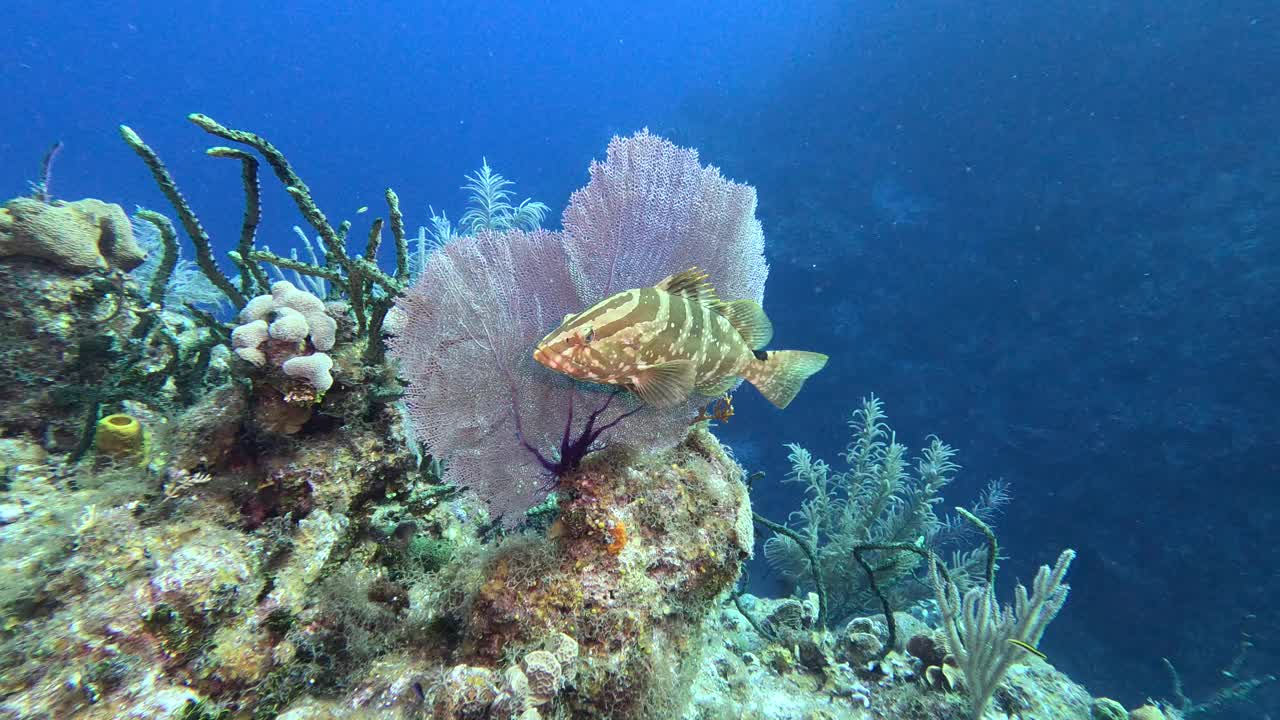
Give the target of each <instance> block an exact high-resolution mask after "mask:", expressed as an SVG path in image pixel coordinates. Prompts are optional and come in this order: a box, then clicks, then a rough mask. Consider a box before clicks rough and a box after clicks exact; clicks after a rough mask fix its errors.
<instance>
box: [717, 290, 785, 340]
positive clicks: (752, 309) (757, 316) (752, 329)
mask: <svg viewBox="0 0 1280 720" xmlns="http://www.w3.org/2000/svg"><path fill="white" fill-rule="evenodd" d="M718 309H719V311H720V314H721V315H724V317H725V319H726V320H728V321H729V324H730V325H732V326H733V329H734V330H737V331H738V334H739V335H741V336H742V339H743V340H745V341H746V342H747V347H749V348H751V349H752V350H760V349H763V348H764V347H765V346H766V345H768V344H769V341H770V340H772V339H773V323H772V322H770V321H769V316H768V315H765V314H764V308H762V307H760V303H758V302H756V301H755V300H734V301H733V302H730V303H725V304H723V305H721V306H720V307H719V308H718Z"/></svg>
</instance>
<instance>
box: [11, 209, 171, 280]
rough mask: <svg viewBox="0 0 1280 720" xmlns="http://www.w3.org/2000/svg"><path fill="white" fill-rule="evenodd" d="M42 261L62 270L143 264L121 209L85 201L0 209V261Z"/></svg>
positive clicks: (127, 267) (126, 267)
mask: <svg viewBox="0 0 1280 720" xmlns="http://www.w3.org/2000/svg"><path fill="white" fill-rule="evenodd" d="M8 256H23V257H34V258H41V259H43V260H48V261H50V262H52V263H54V264H56V265H59V266H61V267H63V268H66V269H68V270H72V271H76V272H93V271H97V270H106V269H108V268H119V269H121V270H126V271H128V270H132V269H134V268H136V267H138V266H139V265H141V264H142V262H143V261H144V260H146V259H147V253H146V251H144V250H143V249H142V248H141V247H139V246H138V243H137V242H136V241H135V240H134V239H133V228H132V226H130V225H129V218H128V216H127V215H125V212H124V208H122V207H120V206H119V205H115V204H113V203H105V202H102V201H101V200H94V199H92V198H86V199H84V200H77V201H75V202H63V201H61V200H59V201H55V202H52V203H45V202H41V201H40V200H36V199H34V198H14V199H13V200H10V201H9V202H8V203H6V204H5V206H4V207H3V208H0V257H8Z"/></svg>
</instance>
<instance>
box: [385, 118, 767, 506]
mask: <svg viewBox="0 0 1280 720" xmlns="http://www.w3.org/2000/svg"><path fill="white" fill-rule="evenodd" d="M755 202H756V197H755V191H754V189H752V188H751V187H749V186H746V185H739V184H736V183H733V182H730V181H728V180H726V179H725V178H723V177H722V176H721V175H720V173H719V172H718V171H716V170H715V169H713V168H704V167H702V166H701V165H700V164H699V163H698V156H697V153H695V152H694V151H692V150H683V149H680V148H677V147H675V146H674V145H672V144H671V143H669V142H667V141H666V140H663V139H661V138H658V137H656V136H653V135H651V134H649V133H648V132H647V131H646V132H642V133H639V134H637V135H635V136H634V137H631V138H627V139H621V138H614V140H613V141H612V142H611V143H610V144H609V152H608V158H607V160H606V161H605V162H604V163H598V162H597V163H592V166H591V181H590V183H589V184H588V185H587V186H586V187H585V188H583V189H581V190H579V191H577V192H576V193H574V194H573V197H572V198H571V200H570V203H569V207H568V208H567V209H566V210H565V212H564V217H563V224H564V228H565V230H564V232H563V233H550V232H543V231H539V232H535V233H525V232H522V231H516V230H513V231H507V232H504V233H481V234H479V235H477V236H475V237H463V238H459V239H457V240H453V241H451V242H450V243H449V244H447V245H446V246H445V247H444V248H443V249H441V250H439V251H437V252H436V253H434V254H433V255H432V256H431V257H430V259H429V260H428V262H427V263H426V267H425V268H424V269H423V272H422V274H421V276H420V277H419V278H418V280H417V282H416V283H415V284H414V286H413V287H412V288H411V289H410V290H409V292H408V293H407V294H406V295H405V297H403V298H401V299H400V301H399V302H398V304H397V307H398V309H399V310H400V311H401V312H402V313H403V314H404V318H405V322H404V323H403V327H402V329H401V330H400V332H399V334H398V335H397V336H396V337H395V338H393V339H392V342H391V353H392V356H393V357H394V358H396V359H398V360H399V362H400V365H401V374H402V375H403V376H404V377H405V378H406V379H407V380H408V381H409V385H408V389H407V393H406V404H407V406H408V409H409V415H410V419H411V420H412V423H413V426H414V428H415V430H416V432H417V435H418V437H419V439H420V440H421V441H422V442H423V443H424V444H425V446H426V448H427V449H428V450H429V451H430V452H432V453H433V454H435V455H436V456H438V457H440V458H441V459H443V460H444V461H445V468H446V475H445V479H446V480H447V481H449V482H452V483H455V484H457V485H460V486H464V487H468V488H470V489H472V490H474V491H476V492H477V493H478V494H479V495H480V496H481V497H482V498H484V499H485V501H486V502H487V503H488V505H489V509H490V511H491V513H492V514H494V515H495V516H497V515H501V516H502V517H503V519H504V521H505V522H506V523H507V524H514V523H516V522H518V521H519V520H520V518H521V516H522V512H523V510H525V509H527V508H528V507H529V506H531V505H533V504H535V503H536V502H538V501H539V500H540V499H541V498H542V497H543V496H544V495H545V493H546V491H547V489H549V488H550V487H551V486H552V485H553V484H554V479H555V475H556V474H557V473H560V472H564V471H566V470H569V469H571V468H572V467H573V466H574V465H576V463H577V462H578V461H579V460H581V459H582V457H583V456H585V455H586V454H587V453H588V452H590V451H593V450H597V449H599V448H600V447H603V446H604V445H605V444H606V443H607V444H621V445H631V446H633V447H637V448H640V449H659V448H665V447H670V446H672V445H674V444H676V443H677V442H679V441H680V440H681V439H682V438H683V437H684V434H685V433H686V431H687V430H688V425H689V420H690V418H691V417H692V416H693V414H694V412H695V409H696V407H697V405H698V404H699V403H700V402H701V401H702V399H700V398H696V397H695V398H691V399H690V401H689V402H688V403H686V404H683V405H678V406H676V407H673V408H666V409H663V410H657V409H654V408H649V407H641V405H640V403H639V401H638V400H637V399H636V398H635V397H633V396H632V395H631V394H630V393H626V392H617V391H616V390H615V389H611V388H604V387H599V386H590V385H585V384H582V383H577V382H575V381H573V380H570V379H569V378H567V377H565V376H563V375H560V374H558V373H555V372H553V371H551V370H548V369H547V368H545V367H543V366H541V365H539V364H538V363H537V362H535V361H534V360H533V357H532V352H533V347H534V345H535V344H536V343H537V341H538V340H540V339H541V338H542V337H543V336H544V335H545V334H546V333H547V332H549V331H551V330H553V329H554V328H555V327H556V326H557V325H559V323H560V322H561V321H562V320H563V319H564V316H565V315H567V314H569V313H575V312H579V311H581V310H583V309H585V308H586V307H589V306H590V305H592V304H593V303H595V302H597V301H599V300H601V299H602V298H604V297H607V296H608V295H609V294H612V293H615V292H619V291H621V290H626V289H629V288H633V287H642V286H646V285H653V284H654V283H656V282H657V281H658V280H661V279H662V278H663V277H665V276H667V275H670V274H672V273H675V272H679V271H681V270H686V269H688V268H690V267H694V266H697V267H699V268H702V269H703V270H704V271H706V272H708V273H710V279H711V281H712V282H713V283H714V284H715V285H716V286H717V289H718V290H719V292H720V296H721V297H722V298H724V299H727V300H736V299H739V298H753V299H756V300H760V299H761V297H762V295H763V291H764V280H765V277H766V275H767V274H768V266H767V265H766V264H765V262H764V255H763V249H764V248H763V235H762V234H761V231H760V224H759V222H758V221H757V220H756V218H755Z"/></svg>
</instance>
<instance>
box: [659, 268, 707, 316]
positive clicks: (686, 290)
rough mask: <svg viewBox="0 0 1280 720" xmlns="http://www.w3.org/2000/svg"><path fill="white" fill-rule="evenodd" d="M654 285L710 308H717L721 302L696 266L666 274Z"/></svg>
mask: <svg viewBox="0 0 1280 720" xmlns="http://www.w3.org/2000/svg"><path fill="white" fill-rule="evenodd" d="M654 287H656V288H657V289H659V290H663V291H665V292H669V293H671V294H672V295H677V296H679V297H684V298H688V299H689V300H692V301H694V302H697V303H701V304H703V305H707V306H709V307H712V308H718V307H719V306H720V304H721V303H720V297H719V296H717V295H716V289H715V288H714V287H712V286H711V283H709V282H707V274H706V273H704V272H702V271H701V270H699V269H698V268H696V267H695V268H689V269H688V270H685V271H683V272H678V273H676V274H675V275H668V276H667V277H665V278H663V279H662V281H661V282H659V283H658V284H657V285H655V286H654Z"/></svg>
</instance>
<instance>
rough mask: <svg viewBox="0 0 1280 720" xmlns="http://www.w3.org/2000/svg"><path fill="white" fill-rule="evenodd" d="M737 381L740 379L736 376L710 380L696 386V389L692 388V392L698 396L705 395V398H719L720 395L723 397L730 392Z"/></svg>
mask: <svg viewBox="0 0 1280 720" xmlns="http://www.w3.org/2000/svg"><path fill="white" fill-rule="evenodd" d="M739 379H740V378H739V377H738V376H737V375H727V376H725V377H722V378H716V379H715V380H710V381H707V382H705V383H703V384H701V385H698V386H697V387H695V388H694V390H697V391H698V394H699V395H705V396H707V397H720V396H721V395H724V394H725V393H727V392H729V391H730V390H732V389H733V386H734V385H737V384H738V380H739Z"/></svg>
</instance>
